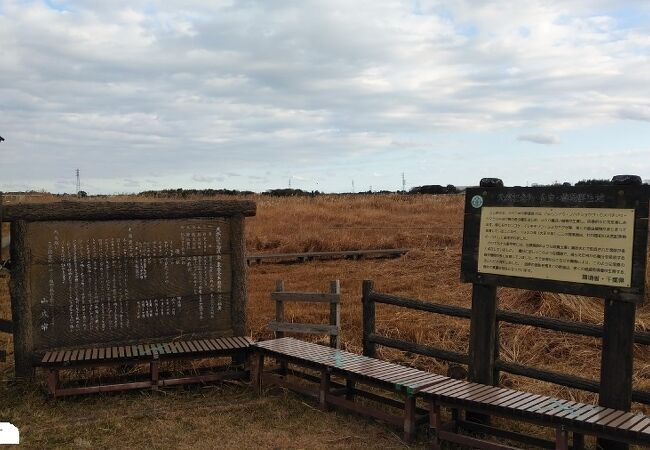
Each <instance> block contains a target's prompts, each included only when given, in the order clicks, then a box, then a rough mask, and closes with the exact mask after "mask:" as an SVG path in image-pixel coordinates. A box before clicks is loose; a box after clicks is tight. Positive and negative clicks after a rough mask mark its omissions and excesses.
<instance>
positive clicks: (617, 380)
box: [598, 299, 636, 450]
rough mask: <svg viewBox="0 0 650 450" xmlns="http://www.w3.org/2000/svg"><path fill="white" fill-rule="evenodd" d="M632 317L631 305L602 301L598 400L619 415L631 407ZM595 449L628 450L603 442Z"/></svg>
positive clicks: (633, 317) (615, 444)
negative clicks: (602, 316)
mask: <svg viewBox="0 0 650 450" xmlns="http://www.w3.org/2000/svg"><path fill="white" fill-rule="evenodd" d="M635 313H636V305H635V304H634V303H629V302H622V301H617V300H609V299H606V300H605V320H604V324H603V351H602V356H601V362H600V392H599V396H598V404H599V405H600V406H606V407H608V408H612V409H619V410H622V411H629V410H630V407H631V406H632V371H633V364H634V324H635ZM598 445H600V446H601V447H602V448H607V449H612V450H627V449H628V448H629V445H628V444H625V443H622V442H613V441H608V440H606V439H599V440H598Z"/></svg>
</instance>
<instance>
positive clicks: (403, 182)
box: [402, 172, 406, 192]
mask: <svg viewBox="0 0 650 450" xmlns="http://www.w3.org/2000/svg"><path fill="white" fill-rule="evenodd" d="M402 192H406V178H404V172H402Z"/></svg>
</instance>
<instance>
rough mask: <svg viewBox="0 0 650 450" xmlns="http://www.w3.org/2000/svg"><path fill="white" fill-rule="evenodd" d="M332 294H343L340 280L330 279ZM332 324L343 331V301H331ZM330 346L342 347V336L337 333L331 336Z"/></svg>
mask: <svg viewBox="0 0 650 450" xmlns="http://www.w3.org/2000/svg"><path fill="white" fill-rule="evenodd" d="M330 294H336V295H339V296H340V295H341V283H340V282H339V280H333V281H330ZM330 325H335V326H336V328H337V329H338V330H339V333H340V332H341V302H336V303H330ZM330 347H332V348H336V349H339V348H341V338H340V336H339V335H338V334H337V335H332V336H330Z"/></svg>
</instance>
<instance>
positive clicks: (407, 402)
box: [404, 395, 415, 443]
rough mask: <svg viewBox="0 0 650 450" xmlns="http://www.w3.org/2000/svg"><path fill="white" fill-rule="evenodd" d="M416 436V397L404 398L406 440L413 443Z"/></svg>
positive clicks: (407, 396)
mask: <svg viewBox="0 0 650 450" xmlns="http://www.w3.org/2000/svg"><path fill="white" fill-rule="evenodd" d="M414 437H415V397H413V396H412V395H406V398H405V399H404V442H406V443H411V442H413V438H414Z"/></svg>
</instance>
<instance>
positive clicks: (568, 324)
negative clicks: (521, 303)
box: [497, 310, 650, 345]
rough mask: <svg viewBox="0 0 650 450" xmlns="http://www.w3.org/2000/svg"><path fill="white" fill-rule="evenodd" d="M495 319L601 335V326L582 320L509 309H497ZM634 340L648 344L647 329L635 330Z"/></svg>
mask: <svg viewBox="0 0 650 450" xmlns="http://www.w3.org/2000/svg"><path fill="white" fill-rule="evenodd" d="M497 320H499V321H501V322H507V323H514V324H518V325H530V326H533V327H537V328H545V329H547V330H553V331H562V332H565V333H572V334H578V335H582V336H591V337H603V327H602V326H601V325H595V324H590V323H584V322H576V321H571V320H562V319H552V318H548V317H540V316H529V315H527V314H520V313H515V312H510V311H503V310H499V311H497ZM634 342H635V343H637V344H642V345H650V333H648V332H647V331H636V332H635V333H634Z"/></svg>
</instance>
